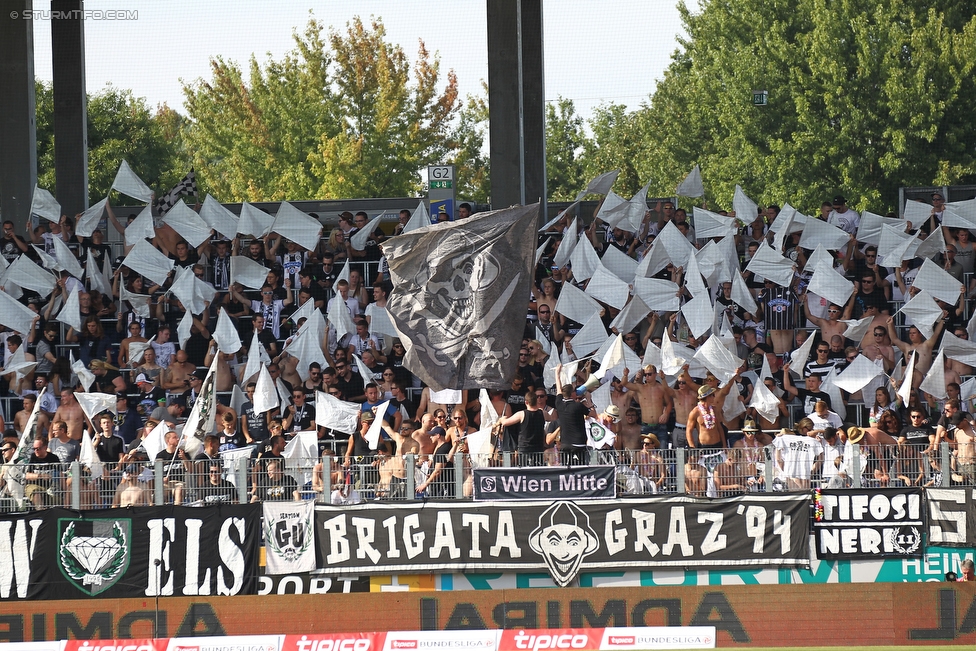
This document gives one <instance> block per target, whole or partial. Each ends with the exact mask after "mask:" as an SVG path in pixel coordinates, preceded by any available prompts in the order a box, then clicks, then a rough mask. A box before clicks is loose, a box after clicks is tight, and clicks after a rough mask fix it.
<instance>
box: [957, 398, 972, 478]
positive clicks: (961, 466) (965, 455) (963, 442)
mask: <svg viewBox="0 0 976 651" xmlns="http://www.w3.org/2000/svg"><path fill="white" fill-rule="evenodd" d="M962 413H963V416H962V418H961V419H960V421H959V425H957V426H956V432H955V439H956V452H955V454H956V472H958V473H959V474H960V475H962V478H963V481H965V482H966V483H967V484H972V483H973V481H976V431H974V430H973V420H972V416H970V415H969V414H967V413H965V412H962Z"/></svg>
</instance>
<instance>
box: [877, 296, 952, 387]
mask: <svg viewBox="0 0 976 651" xmlns="http://www.w3.org/2000/svg"><path fill="white" fill-rule="evenodd" d="M946 316H948V314H947V313H946V312H945V310H943V311H942V319H939V321H938V322H937V323H936V324H935V328H934V329H933V330H932V336H931V337H929V338H928V339H926V338H925V337H924V336H923V335H922V333H921V332H920V331H919V329H918V328H916V327H915V326H909V328H908V342H907V343H906V342H904V341H902V340H901V339H899V338H898V333H896V332H895V319H894V317H890V316H889V317H888V318H887V319H886V320H885V325H886V326H887V328H888V337H889V338H890V339H891V343H892V344H894V345H895V346H897V347H898V350H900V351H901V353H902V355H904V357H905V364H906V365H907V364H908V360H909V359H910V358H911V354H912V351H915V352H916V353H918V355H916V356H915V379H914V380H913V382H912V384H913V385H914V386H918V384H919V383H920V382H921V381H922V378H924V377H925V375H926V374H927V373H928V372H929V369H930V368H932V349H933V348H934V347H935V342H936V341H938V340H939V335H940V334H942V328H943V327H944V326H945V321H944V320H943V319H945V317H946Z"/></svg>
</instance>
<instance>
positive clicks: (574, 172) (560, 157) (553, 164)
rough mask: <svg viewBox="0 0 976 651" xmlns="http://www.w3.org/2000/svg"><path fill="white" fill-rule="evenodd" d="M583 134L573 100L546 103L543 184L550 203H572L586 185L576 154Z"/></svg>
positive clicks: (580, 146) (584, 136)
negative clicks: (547, 192)
mask: <svg viewBox="0 0 976 651" xmlns="http://www.w3.org/2000/svg"><path fill="white" fill-rule="evenodd" d="M585 141H586V134H584V133H583V118H582V117H580V116H579V115H577V114H576V106H575V105H574V104H573V100H571V99H565V98H563V97H560V98H559V99H557V100H556V102H555V103H552V102H550V103H548V104H546V185H547V187H548V190H549V199H550V200H551V201H572V200H573V199H575V198H576V195H577V194H579V192H580V190H582V189H583V187H584V186H585V185H586V179H584V178H583V164H582V162H581V160H580V157H579V156H580V154H581V153H582V151H583V144H584V143H585Z"/></svg>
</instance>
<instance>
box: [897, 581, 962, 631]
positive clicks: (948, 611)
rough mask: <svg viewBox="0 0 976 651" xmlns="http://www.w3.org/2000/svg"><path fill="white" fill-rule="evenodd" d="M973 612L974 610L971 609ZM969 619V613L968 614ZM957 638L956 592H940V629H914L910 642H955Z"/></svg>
mask: <svg viewBox="0 0 976 651" xmlns="http://www.w3.org/2000/svg"><path fill="white" fill-rule="evenodd" d="M970 610H972V608H970ZM967 618H968V613H967ZM955 638H956V592H955V590H939V627H938V628H913V629H909V631H908V639H909V640H954V639H955Z"/></svg>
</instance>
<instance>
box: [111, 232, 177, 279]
mask: <svg viewBox="0 0 976 651" xmlns="http://www.w3.org/2000/svg"><path fill="white" fill-rule="evenodd" d="M122 264H123V265H124V266H126V267H128V268H129V269H131V270H132V271H134V272H136V273H137V274H141V275H143V276H145V277H146V278H148V279H149V280H151V281H153V282H154V283H156V284H157V285H162V284H163V283H165V282H166V279H167V277H168V276H169V272H171V271H172V270H173V261H172V260H170V259H169V258H167V257H166V256H165V255H163V254H162V253H160V252H159V251H158V250H156V248H155V247H154V246H153V245H152V244H150V243H149V242H147V241H146V240H139V241H138V242H136V244H135V246H133V247H132V249H131V250H130V251H129V255H127V256H125V259H124V260H123V261H122Z"/></svg>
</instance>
